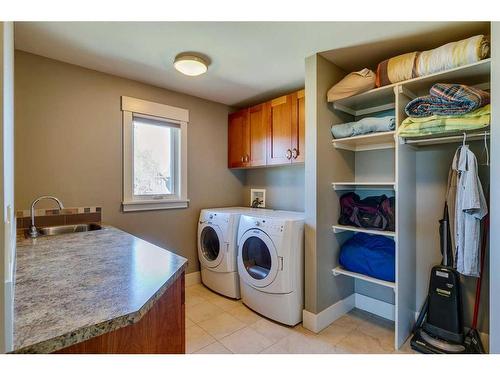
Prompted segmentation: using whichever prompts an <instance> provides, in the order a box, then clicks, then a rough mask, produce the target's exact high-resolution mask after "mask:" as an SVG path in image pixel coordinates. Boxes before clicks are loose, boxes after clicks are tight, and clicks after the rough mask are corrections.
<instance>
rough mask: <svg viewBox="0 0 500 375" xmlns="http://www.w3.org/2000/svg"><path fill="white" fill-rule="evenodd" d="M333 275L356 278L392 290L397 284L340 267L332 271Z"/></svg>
mask: <svg viewBox="0 0 500 375" xmlns="http://www.w3.org/2000/svg"><path fill="white" fill-rule="evenodd" d="M332 273H333V276H338V275H344V276H350V277H354V278H355V279H359V280H364V281H368V282H369V283H372V284H377V285H382V286H385V287H388V288H391V289H395V288H396V283H393V282H391V281H385V280H380V279H376V278H374V277H371V276H366V275H363V274H362V273H357V272H351V271H347V270H346V269H344V268H342V266H338V267H336V268H334V269H333V270H332Z"/></svg>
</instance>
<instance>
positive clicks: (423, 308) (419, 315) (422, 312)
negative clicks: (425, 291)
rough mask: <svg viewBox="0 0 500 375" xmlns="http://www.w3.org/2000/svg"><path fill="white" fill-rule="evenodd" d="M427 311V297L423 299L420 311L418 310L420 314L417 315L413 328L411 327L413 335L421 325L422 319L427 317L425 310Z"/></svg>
mask: <svg viewBox="0 0 500 375" xmlns="http://www.w3.org/2000/svg"><path fill="white" fill-rule="evenodd" d="M428 309H429V295H427V297H425V301H424V304H423V306H422V309H421V310H420V314H418V318H417V321H416V322H415V326H414V327H413V333H415V332H416V331H417V330H418V329H419V328H420V327H421V326H422V323H423V322H424V318H425V316H426V315H427V310H428Z"/></svg>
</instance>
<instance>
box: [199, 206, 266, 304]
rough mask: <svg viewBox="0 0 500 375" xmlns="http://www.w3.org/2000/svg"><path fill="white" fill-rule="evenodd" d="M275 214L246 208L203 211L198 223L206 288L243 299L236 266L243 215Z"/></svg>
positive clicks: (202, 272)
mask: <svg viewBox="0 0 500 375" xmlns="http://www.w3.org/2000/svg"><path fill="white" fill-rule="evenodd" d="M271 211H272V210H262V209H254V208H246V207H223V208H208V209H203V210H201V212H200V220H199V222H198V259H199V261H200V266H201V281H202V283H203V284H204V285H205V286H207V287H208V288H210V289H212V290H213V291H214V292H217V293H219V294H222V295H224V296H227V297H230V298H236V299H239V298H240V283H239V278H238V268H237V265H236V252H237V235H238V225H239V220H240V216H241V215H242V214H243V213H252V212H254V213H256V214H257V213H264V212H271Z"/></svg>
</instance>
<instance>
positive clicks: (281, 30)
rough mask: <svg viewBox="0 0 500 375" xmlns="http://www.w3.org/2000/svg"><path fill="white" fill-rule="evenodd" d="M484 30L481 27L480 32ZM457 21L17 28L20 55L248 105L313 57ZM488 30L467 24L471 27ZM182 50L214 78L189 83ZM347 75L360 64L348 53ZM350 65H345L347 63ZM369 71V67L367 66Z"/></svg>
mask: <svg viewBox="0 0 500 375" xmlns="http://www.w3.org/2000/svg"><path fill="white" fill-rule="evenodd" d="M474 25H477V26H474ZM463 26H464V23H461V24H460V23H450V22H421V23H415V22H281V23H280V22H18V23H16V25H15V27H16V28H15V46H16V48H17V49H20V50H23V51H27V52H31V53H34V54H37V55H42V56H46V57H50V58H53V59H56V60H60V61H64V62H68V63H71V64H76V65H80V66H83V67H86V68H90V69H94V70H98V71H101V72H105V73H109V74H114V75H117V76H122V77H126V78H130V79H134V80H137V81H141V82H145V83H149V84H153V85H155V86H160V87H164V88H167V89H171V90H175V91H178V92H182V93H186V94H190V95H194V96H198V97H201V98H205V99H209V100H213V101H216V102H220V103H224V104H228V105H234V106H242V105H247V104H252V103H256V102H258V101H260V100H264V99H268V98H270V97H272V96H274V95H278V94H282V93H285V92H288V91H291V90H293V89H296V88H300V87H303V85H304V59H305V58H306V57H307V56H310V55H312V54H314V53H317V52H321V51H326V50H331V49H338V48H345V47H350V46H354V45H363V44H367V43H373V42H381V41H384V40H395V41H396V42H397V43H398V47H400V48H404V47H405V43H404V41H405V40H414V39H415V38H414V37H415V35H419V34H425V35H426V36H427V37H428V36H429V35H434V36H436V37H438V38H439V35H444V34H443V32H449V31H450V30H451V32H452V34H453V33H457V32H459V30H461V29H463ZM470 27H472V28H474V27H475V28H484V23H482V24H471V23H469V24H467V29H470ZM183 51H196V52H200V53H203V54H205V55H207V56H208V57H209V58H210V59H211V65H210V66H209V70H208V73H206V74H204V75H202V76H199V77H187V76H184V75H182V74H180V73H178V72H177V71H176V70H175V69H174V68H173V65H172V62H173V60H174V57H175V56H176V55H177V54H178V53H180V52H183ZM342 56H343V57H342V61H339V63H340V64H341V66H343V67H344V68H345V69H351V68H354V67H357V66H360V63H359V62H357V61H352V58H350V57H349V54H347V55H346V54H344V55H342ZM342 64H343V65H342ZM361 65H363V64H361Z"/></svg>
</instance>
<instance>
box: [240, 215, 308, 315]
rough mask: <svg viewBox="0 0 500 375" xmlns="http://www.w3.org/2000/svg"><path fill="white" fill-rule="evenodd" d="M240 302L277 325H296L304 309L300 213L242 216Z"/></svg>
mask: <svg viewBox="0 0 500 375" xmlns="http://www.w3.org/2000/svg"><path fill="white" fill-rule="evenodd" d="M237 264H238V273H239V277H240V290H241V298H242V300H243V303H244V304H245V305H247V306H248V307H250V308H251V309H252V310H254V311H256V312H258V313H260V314H262V315H264V316H266V317H268V318H270V319H273V320H275V321H277V322H280V323H283V324H287V325H296V324H298V323H300V322H301V321H302V310H303V306H304V214H303V213H300V212H291V211H274V212H270V213H265V214H259V215H252V214H245V215H242V216H241V217H240V225H239V229H238V258H237Z"/></svg>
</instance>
